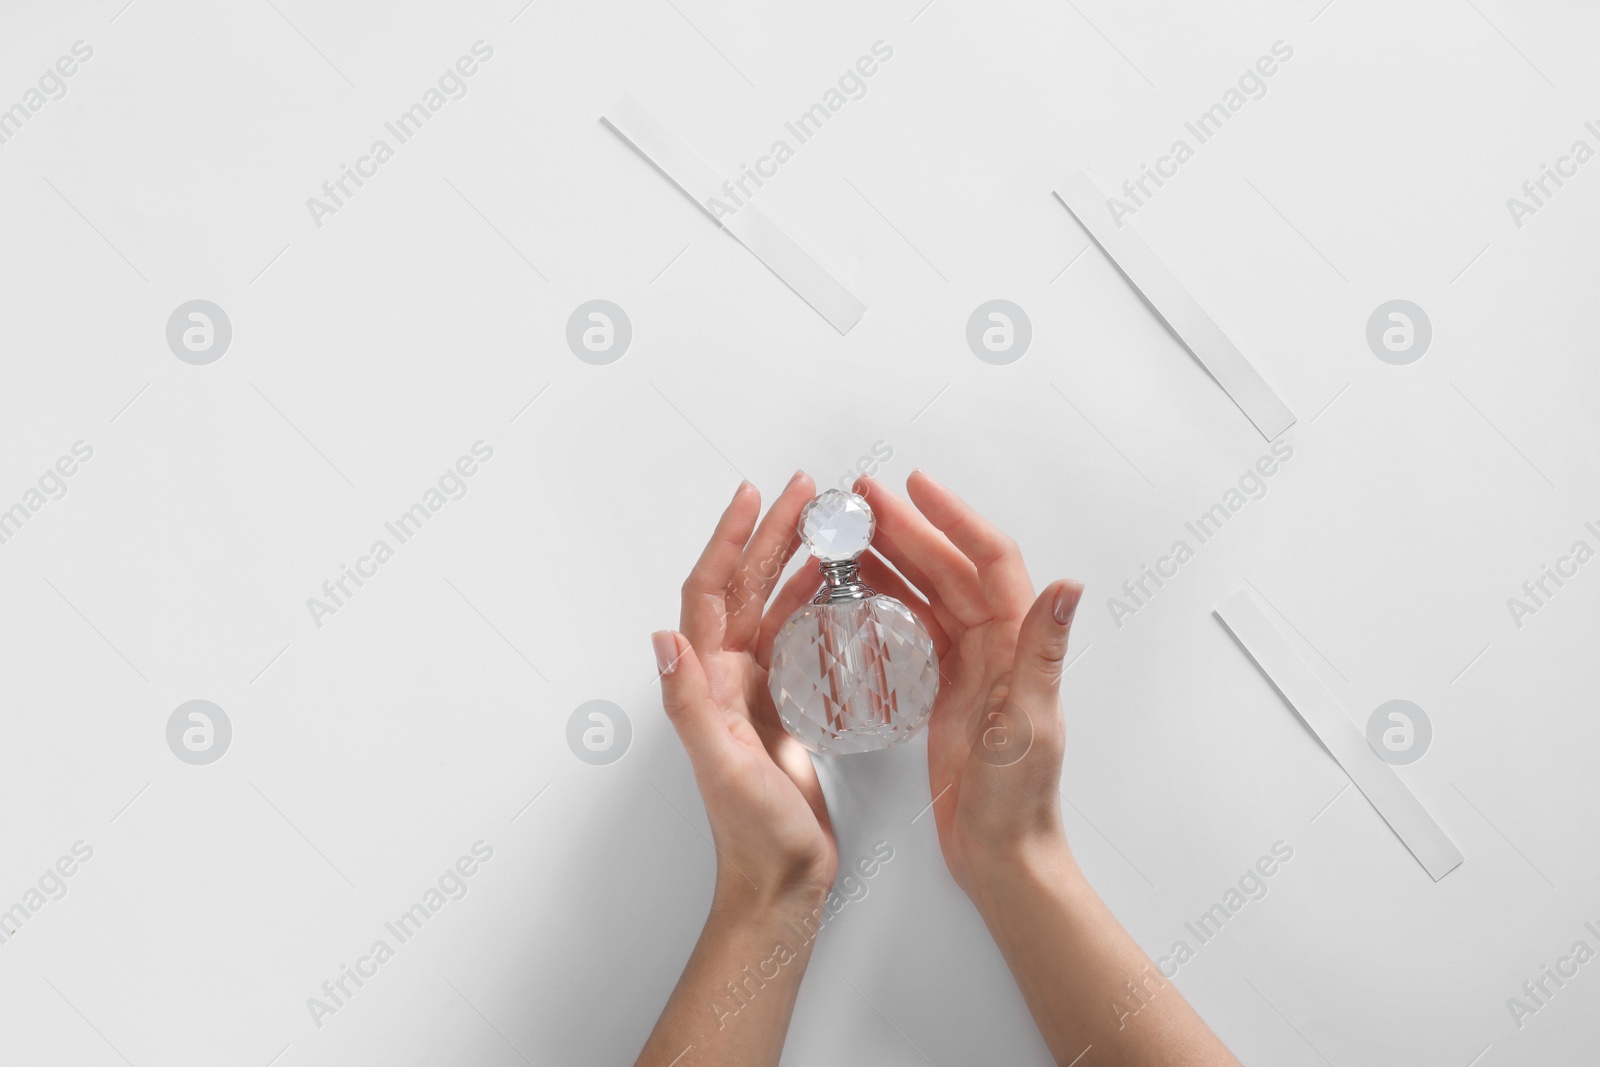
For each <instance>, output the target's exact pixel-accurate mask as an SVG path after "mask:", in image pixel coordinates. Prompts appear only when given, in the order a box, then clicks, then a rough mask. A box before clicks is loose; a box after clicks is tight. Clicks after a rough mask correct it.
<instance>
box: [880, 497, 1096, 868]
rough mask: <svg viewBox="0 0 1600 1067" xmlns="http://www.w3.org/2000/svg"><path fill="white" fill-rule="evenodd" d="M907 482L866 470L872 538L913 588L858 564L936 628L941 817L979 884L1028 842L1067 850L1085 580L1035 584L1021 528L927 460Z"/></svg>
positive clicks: (950, 845)
mask: <svg viewBox="0 0 1600 1067" xmlns="http://www.w3.org/2000/svg"><path fill="white" fill-rule="evenodd" d="M906 489H907V491H908V492H909V493H910V496H911V502H907V501H906V500H904V499H902V498H900V497H898V496H896V495H895V494H894V493H892V492H890V491H889V490H888V489H886V488H884V487H883V486H882V485H880V484H879V483H878V482H875V481H873V480H871V479H869V478H863V479H861V480H860V481H858V482H857V483H856V491H857V492H859V493H861V494H862V495H863V496H865V497H866V498H867V501H868V503H870V504H871V505H872V510H873V514H874V515H875V516H876V517H877V533H876V536H875V537H874V540H873V545H874V547H875V549H876V550H877V552H879V553H881V554H882V557H883V559H887V560H888V561H889V562H890V563H892V564H894V566H895V568H897V569H898V571H899V572H900V574H901V575H904V576H905V578H907V579H909V580H910V582H911V584H912V585H914V586H915V587H916V589H915V590H914V589H912V588H911V587H910V586H908V585H907V584H906V582H905V581H902V580H901V578H900V576H899V575H897V574H895V572H894V571H891V570H890V569H889V568H888V567H886V566H885V565H884V563H883V560H882V559H879V558H877V557H876V556H873V555H870V554H869V555H868V556H866V557H863V560H862V568H861V570H862V576H863V579H864V580H865V581H866V582H867V584H868V585H871V586H873V587H874V588H876V589H877V590H879V591H880V592H884V593H888V594H890V595H891V596H895V597H898V598H899V599H900V600H902V601H904V602H905V603H906V604H907V606H909V607H910V608H911V609H912V610H913V611H914V612H916V613H917V615H918V617H919V618H921V619H922V621H923V623H924V624H926V625H927V627H928V632H929V634H930V635H931V636H932V637H933V641H934V647H935V651H936V652H937V653H938V656H939V673H940V676H941V677H940V686H939V696H938V700H937V701H936V703H935V704H934V710H933V716H932V719H931V720H930V722H929V726H928V777H929V785H930V787H931V790H932V793H933V796H934V802H933V817H934V822H935V823H936V825H937V826H938V830H939V845H940V848H941V850H942V851H943V853H944V858H945V863H946V865H947V866H948V867H949V868H950V873H951V875H952V876H954V878H955V880H956V882H957V884H959V885H960V886H961V888H962V889H964V890H965V891H966V892H967V894H968V895H969V896H971V895H973V894H974V892H976V891H978V890H980V889H981V888H982V887H981V886H979V885H978V884H977V882H976V879H977V878H978V877H979V875H980V873H981V872H986V871H996V872H998V871H1002V870H1003V869H1005V868H1006V867H1007V866H1008V865H1009V862H1010V861H1011V860H1013V859H1016V858H1018V857H1021V856H1025V855H1035V856H1039V855H1051V854H1059V855H1060V856H1061V857H1065V856H1066V855H1067V853H1066V835H1065V833H1064V831H1063V829H1062V825H1061V807H1060V798H1059V795H1058V793H1057V787H1058V784H1059V782H1060V777H1061V760H1062V755H1063V752H1064V750H1065V744H1066V738H1065V731H1064V728H1063V725H1062V719H1061V705H1060V699H1059V690H1060V684H1061V671H1062V665H1063V660H1064V658H1065V656H1066V651H1067V637H1068V634H1069V632H1070V631H1071V628H1072V618H1073V613H1074V612H1075V611H1076V610H1077V607H1078V600H1079V598H1080V597H1081V596H1082V594H1083V586H1081V585H1079V584H1078V583H1077V582H1075V581H1071V580H1067V579H1063V580H1061V581H1056V582H1052V583H1051V584H1050V585H1048V586H1046V587H1045V590H1044V592H1042V593H1041V594H1039V596H1038V597H1035V596H1034V595H1033V585H1032V583H1031V582H1030V581H1029V579H1028V571H1027V568H1026V567H1025V566H1024V565H1023V562H1022V554H1021V552H1020V551H1019V550H1018V548H1017V543H1016V542H1015V541H1013V540H1012V539H1011V538H1010V537H1008V536H1006V535H1005V534H1004V533H1001V532H1000V531H999V530H998V529H996V528H995V527H994V526H993V525H991V524H990V523H989V522H988V521H987V520H985V519H984V518H983V517H982V516H981V515H979V514H978V513H977V512H976V511H974V510H973V509H972V508H971V507H970V506H968V505H967V504H966V503H965V502H964V501H962V500H961V498H959V497H958V496H956V495H955V494H954V493H953V492H951V491H950V490H949V489H946V488H945V487H944V486H942V485H940V484H939V483H938V482H936V481H934V480H933V479H932V478H930V477H929V476H928V475H926V474H924V473H922V472H921V471H913V472H912V474H911V477H910V478H909V479H907V481H906ZM913 504H914V505H915V506H913ZM917 590H920V591H921V592H922V593H923V594H926V597H925V598H924V596H923V595H919V593H918V592H917Z"/></svg>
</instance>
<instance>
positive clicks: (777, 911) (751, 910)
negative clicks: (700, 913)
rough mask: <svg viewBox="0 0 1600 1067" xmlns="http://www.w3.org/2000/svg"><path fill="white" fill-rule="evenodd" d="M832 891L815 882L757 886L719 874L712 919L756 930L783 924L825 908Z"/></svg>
mask: <svg viewBox="0 0 1600 1067" xmlns="http://www.w3.org/2000/svg"><path fill="white" fill-rule="evenodd" d="M828 890H829V887H828V886H826V885H820V884H817V883H814V882H811V881H799V882H775V883H768V884H765V885H755V884H752V883H751V882H750V881H749V880H747V879H746V878H745V877H744V876H743V875H740V874H738V873H734V874H733V875H731V876H726V877H725V876H724V875H723V873H722V872H720V871H719V872H718V873H717V883H716V888H715V889H714V890H713V892H712V895H711V915H712V917H713V918H719V919H723V920H726V921H731V922H736V923H740V924H748V925H754V926H765V925H773V924H782V923H784V922H787V921H790V920H793V919H796V918H797V917H799V916H802V915H807V916H809V915H810V914H811V913H812V912H813V911H815V910H816V909H818V908H820V907H822V902H823V900H824V899H826V897H827V895H828Z"/></svg>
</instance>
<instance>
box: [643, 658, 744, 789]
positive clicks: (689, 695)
mask: <svg viewBox="0 0 1600 1067" xmlns="http://www.w3.org/2000/svg"><path fill="white" fill-rule="evenodd" d="M650 644H651V645H652V646H653V647H654V649H655V654H656V670H658V671H659V672H660V673H661V704H662V706H663V707H664V708H665V709H666V712H667V718H668V719H670V720H671V721H672V728H673V729H674V730H676V731H678V740H680V741H682V742H683V748H684V751H685V752H687V753H688V754H689V762H690V763H691V764H693V765H694V769H695V774H696V775H697V776H698V775H701V774H705V773H709V772H710V771H711V770H712V768H714V767H715V766H716V765H717V763H718V761H719V760H720V759H721V758H722V757H723V755H724V754H725V753H726V752H727V750H728V747H729V745H730V744H731V743H732V739H731V737H730V736H729V734H728V720H727V718H726V717H725V716H724V715H723V714H722V709H721V708H719V707H718V706H717V702H716V701H715V700H713V699H712V697H711V683H710V682H708V681H707V680H706V672H705V668H704V667H702V666H701V664H700V657H699V656H697V655H696V654H695V650H694V646H693V645H691V644H690V643H689V641H688V639H687V638H685V637H684V636H683V635H682V634H678V633H674V632H672V631H671V630H658V631H656V632H655V633H653V634H651V635H650Z"/></svg>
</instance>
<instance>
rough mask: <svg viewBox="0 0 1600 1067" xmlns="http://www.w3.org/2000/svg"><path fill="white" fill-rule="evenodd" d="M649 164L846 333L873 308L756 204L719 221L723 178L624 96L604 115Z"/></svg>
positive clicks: (676, 137)
mask: <svg viewBox="0 0 1600 1067" xmlns="http://www.w3.org/2000/svg"><path fill="white" fill-rule="evenodd" d="M601 118H602V119H603V120H604V121H605V123H606V124H607V125H608V126H610V127H611V128H612V129H614V130H616V131H617V132H618V133H620V134H621V135H622V136H623V137H624V138H626V139H627V141H628V142H629V143H630V144H632V145H633V147H634V148H637V149H638V150H639V151H640V152H641V153H642V154H643V155H644V157H645V158H646V159H648V160H649V161H650V162H651V163H653V164H655V165H656V167H657V168H659V169H660V171H661V172H662V173H663V174H665V175H666V176H667V177H668V178H669V179H671V180H672V182H673V184H675V185H676V186H677V187H678V188H680V189H682V190H683V191H684V192H685V193H688V194H689V198H690V199H691V200H693V201H694V202H695V203H696V204H699V205H700V209H701V210H702V211H705V212H706V214H707V215H709V216H711V218H712V221H714V222H716V223H717V224H718V225H720V226H722V228H723V229H725V230H727V231H728V232H729V233H731V234H733V235H734V236H735V237H737V238H738V239H739V241H740V243H742V244H743V245H744V246H745V247H746V248H748V249H749V250H750V251H752V252H754V253H755V255H756V258H757V259H759V260H761V262H763V263H765V264H766V265H767V267H768V268H769V269H770V270H771V271H772V273H774V274H776V275H777V276H778V277H779V278H781V279H783V282H784V284H786V285H788V286H789V288H791V289H793V290H794V291H795V292H796V293H799V294H800V298H801V299H802V300H804V301H805V302H806V303H808V304H810V305H811V306H812V307H813V308H816V310H817V311H818V312H819V313H820V314H821V315H822V317H823V318H825V319H827V320H828V322H829V323H831V324H832V325H833V328H834V329H836V330H838V331H839V332H840V333H849V332H850V328H851V327H852V326H854V325H855V324H856V323H858V322H860V321H861V316H862V315H863V314H865V313H866V310H867V305H865V304H863V303H862V302H861V301H859V300H857V299H856V298H855V297H854V296H853V295H851V293H850V291H849V290H848V289H846V288H845V287H844V286H843V285H841V284H840V283H839V281H838V279H837V278H835V277H834V276H833V275H831V274H829V273H828V271H827V269H826V268H825V267H823V265H822V264H820V263H818V262H817V261H816V260H815V259H813V258H812V257H811V254H810V253H808V252H807V251H806V250H805V249H803V248H801V247H800V246H799V245H798V244H796V243H795V240H794V238H792V237H790V236H789V235H788V234H786V233H784V232H783V230H781V229H779V228H778V226H777V224H776V223H774V222H773V221H772V220H771V219H769V218H767V216H766V215H764V214H762V213H761V210H760V209H759V208H757V207H756V206H755V205H754V204H751V203H748V202H747V203H745V204H744V206H742V207H739V208H738V209H737V210H736V211H734V212H733V213H732V214H730V215H724V216H723V217H722V218H720V219H719V218H717V217H716V216H715V215H711V212H710V210H709V209H707V208H706V204H707V202H709V201H710V200H711V199H712V198H717V199H719V200H724V201H726V198H727V194H726V193H724V192H723V190H722V179H721V178H719V177H718V176H717V173H716V171H714V170H712V169H711V166H710V165H709V164H708V163H706V161H705V160H703V159H701V158H700V157H699V156H698V155H696V154H695V151H694V150H693V149H692V148H690V147H689V146H688V145H686V144H684V143H683V142H682V141H681V140H679V139H678V136H677V134H675V133H673V132H672V131H671V130H669V129H667V128H666V127H665V126H663V125H662V124H661V122H660V120H658V119H657V118H656V117H655V116H654V115H652V114H650V112H649V111H648V110H646V109H645V107H644V106H643V105H642V104H640V103H639V102H638V101H637V100H635V99H634V98H633V97H631V96H624V97H623V98H622V99H620V100H618V101H617V102H616V103H614V104H612V105H611V107H609V108H608V109H606V113H605V114H604V115H602V116H601Z"/></svg>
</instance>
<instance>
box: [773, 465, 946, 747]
mask: <svg viewBox="0 0 1600 1067" xmlns="http://www.w3.org/2000/svg"><path fill="white" fill-rule="evenodd" d="M875 525H876V523H875V520H874V518H873V515H872V508H871V507H869V506H868V505H867V502H866V500H864V499H863V498H861V497H860V496H857V495H856V494H855V493H844V492H840V491H839V490H837V489H830V490H828V491H827V492H825V493H823V494H822V495H821V496H819V497H817V498H815V499H814V500H812V501H811V502H810V503H808V504H807V505H806V506H805V509H804V510H803V511H801V513H800V534H801V539H802V540H803V541H804V542H805V545H806V547H807V548H808V549H810V551H811V554H812V555H813V556H815V557H816V558H817V560H818V562H819V563H820V564H821V567H822V581H823V585H822V589H821V591H820V592H818V593H817V595H816V596H815V597H814V598H813V599H812V601H811V603H809V604H807V605H806V606H805V607H802V608H801V609H800V610H798V611H796V612H795V613H794V614H793V615H791V616H789V619H788V621H787V622H785V623H784V624H783V628H782V629H781V630H779V631H778V635H777V637H776V639H775V640H774V641H773V645H772V667H771V669H770V670H769V671H768V673H767V685H768V688H769V689H770V690H771V692H772V703H773V704H774V705H775V706H776V707H777V709H778V718H779V720H780V721H781V722H782V723H783V726H784V729H786V730H788V731H789V733H791V734H793V735H794V737H795V738H796V739H798V740H799V742H800V743H801V744H802V745H804V746H805V747H806V748H809V749H810V750H811V751H813V752H819V753H823V754H825V755H838V754H842V753H847V752H871V751H874V750H876V749H880V748H888V747H889V746H890V745H895V744H899V743H900V742H901V741H904V740H906V739H907V738H910V737H912V736H913V735H915V734H916V732H917V731H918V730H920V729H922V727H923V726H924V725H925V724H926V723H927V721H928V716H929V714H930V713H932V711H933V699H934V697H935V696H936V695H938V692H939V663H938V659H937V658H936V657H935V656H934V652H933V639H932V638H931V637H929V636H928V629H927V627H925V626H923V625H922V621H921V620H920V619H918V618H917V617H916V616H915V615H914V614H912V612H911V609H910V608H908V607H906V606H905V605H904V604H902V603H901V602H900V601H898V600H896V599H895V598H894V597H892V596H885V595H884V594H882V593H875V592H873V591H872V590H871V589H869V588H867V586H866V585H864V584H862V582H861V579H860V577H859V575H858V573H857V568H858V564H857V560H858V559H860V557H861V554H862V553H863V552H865V551H866V550H867V545H869V544H870V543H871V542H872V532H873V529H874V527H875Z"/></svg>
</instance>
